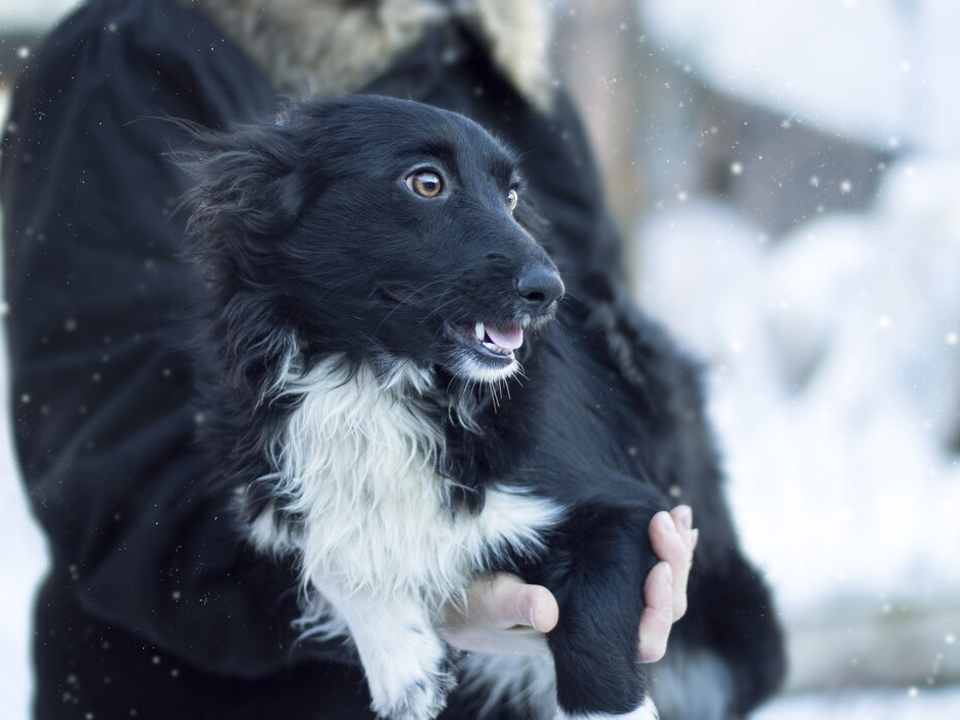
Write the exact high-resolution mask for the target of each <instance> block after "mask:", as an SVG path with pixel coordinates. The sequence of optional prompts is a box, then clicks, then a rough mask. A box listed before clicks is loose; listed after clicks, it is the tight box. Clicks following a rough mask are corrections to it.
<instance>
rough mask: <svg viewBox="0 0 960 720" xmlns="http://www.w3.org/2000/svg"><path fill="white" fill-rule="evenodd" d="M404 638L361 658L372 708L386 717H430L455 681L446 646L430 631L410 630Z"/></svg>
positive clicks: (443, 702)
mask: <svg viewBox="0 0 960 720" xmlns="http://www.w3.org/2000/svg"><path fill="white" fill-rule="evenodd" d="M406 639H407V642H405V643H403V644H393V643H391V644H390V650H391V651H392V652H390V653H389V655H382V656H380V657H378V658H376V659H373V658H370V657H369V656H368V657H366V658H364V666H365V669H366V672H367V682H368V683H369V685H370V694H371V695H372V697H373V709H374V711H375V712H376V713H377V714H378V715H380V716H381V717H385V718H390V720H433V718H435V717H436V716H437V715H439V714H440V711H441V710H443V708H444V707H445V706H446V704H447V693H449V692H450V690H451V689H452V688H453V686H454V684H455V681H454V677H453V675H452V674H451V673H450V672H449V671H448V667H447V653H446V648H445V646H444V645H443V643H441V642H440V640H439V639H438V638H437V637H436V635H435V634H434V633H433V632H432V631H426V632H410V633H409V634H408V635H407V638H406ZM384 649H386V648H384Z"/></svg>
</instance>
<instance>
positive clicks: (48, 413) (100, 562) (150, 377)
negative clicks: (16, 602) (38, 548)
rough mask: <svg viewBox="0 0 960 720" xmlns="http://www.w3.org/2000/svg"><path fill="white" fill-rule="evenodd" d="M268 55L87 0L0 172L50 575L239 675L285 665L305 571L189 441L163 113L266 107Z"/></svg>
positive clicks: (30, 80)
mask: <svg viewBox="0 0 960 720" xmlns="http://www.w3.org/2000/svg"><path fill="white" fill-rule="evenodd" d="M255 72H256V71H254V70H253V69H252V68H251V67H250V66H249V64H247V63H246V61H245V59H244V58H243V57H242V56H241V55H240V54H239V52H238V51H236V50H231V48H230V47H228V46H227V45H225V44H224V43H223V40H222V39H221V37H220V36H219V34H218V33H217V32H216V30H215V29H214V28H213V26H212V25H210V24H209V23H208V22H207V21H206V20H204V19H203V18H201V17H199V16H198V15H196V14H194V13H188V12H187V10H186V9H184V8H182V7H180V8H178V7H177V4H175V3H166V2H155V1H154V0H128V1H126V2H121V1H119V0H110V1H108V2H101V3H98V4H94V5H92V6H90V7H87V8H84V9H82V10H81V11H79V12H78V13H77V14H75V15H74V16H72V18H70V19H69V20H67V21H66V22H65V23H64V24H63V25H62V26H61V27H60V28H59V29H58V30H57V31H55V32H54V34H53V35H52V36H51V37H50V38H49V39H48V40H47V42H46V43H45V44H44V46H43V47H42V48H41V49H40V50H39V51H38V52H37V53H36V54H35V55H34V57H33V61H32V64H31V66H30V67H29V68H28V69H27V70H26V72H25V73H24V74H23V76H22V77H21V79H20V80H19V82H18V86H17V88H16V90H15V93H14V104H13V110H12V115H11V120H10V122H9V124H8V127H7V134H6V137H5V140H4V158H3V169H2V178H0V182H2V184H0V193H2V194H0V200H2V203H3V213H4V228H3V230H4V233H3V235H4V261H5V262H4V272H5V281H6V295H7V303H8V317H7V330H8V343H9V354H10V368H11V375H12V378H11V403H12V406H13V407H12V417H13V422H14V434H15V441H16V446H17V451H18V456H19V460H20V464H21V469H22V473H23V476H24V480H25V482H26V485H27V488H28V492H29V496H30V500H31V504H32V507H33V510H34V512H35V514H36V516H37V518H38V519H39V521H40V523H41V524H42V526H43V528H44V530H45V532H46V535H47V537H48V539H49V542H50V548H51V554H52V559H53V568H54V572H61V573H64V572H65V573H68V574H69V576H70V577H71V578H72V582H73V588H74V590H75V592H76V595H77V597H78V598H79V601H80V603H81V605H82V606H83V607H84V608H85V610H86V611H87V612H89V613H90V614H92V615H94V616H96V617H98V618H99V619H101V620H103V621H105V622H107V623H109V624H112V625H116V626H119V627H122V628H124V629H126V630H128V631H131V632H134V633H136V634H137V635H139V636H141V637H143V638H144V639H145V640H147V641H149V642H151V643H152V644H154V645H156V646H157V647H160V648H163V649H165V650H167V651H170V652H173V653H175V654H177V655H179V656H181V657H182V658H183V659H184V660H185V661H186V662H189V663H191V664H193V665H194V666H196V667H198V668H201V669H205V670H208V671H213V672H217V673H223V674H228V675H242V676H257V675H260V674H264V673H268V672H272V671H274V670H276V669H278V668H280V667H282V666H283V665H284V664H285V663H289V662H291V660H292V658H293V655H292V654H291V647H292V646H293V645H294V644H295V643H294V639H295V634H294V631H293V630H292V629H291V627H290V622H291V620H292V619H294V618H295V617H296V616H297V615H296V613H297V610H296V603H295V598H294V597H291V595H292V594H293V593H292V592H291V589H292V588H293V585H294V576H293V574H292V573H290V572H288V571H285V570H284V569H283V568H280V567H277V566H275V565H273V564H271V563H268V562H267V561H265V560H262V559H255V558H253V557H252V556H251V555H250V553H249V552H248V551H247V550H246V549H245V547H244V544H243V542H242V541H241V539H240V537H239V535H238V533H237V532H236V529H235V527H234V525H233V523H232V520H231V516H230V513H229V511H228V498H226V497H223V496H220V495H218V494H217V493H216V492H213V491H212V490H211V488H210V486H209V484H208V483H207V482H206V478H207V476H208V475H209V474H210V470H211V467H212V460H211V458H210V457H207V456H205V455H204V454H203V453H202V452H201V451H200V450H199V449H198V448H197V447H195V446H194V445H193V436H194V431H195V425H196V423H198V422H202V417H201V416H200V415H199V414H198V413H197V411H196V410H195V409H192V408H191V406H190V395H191V379H190V371H189V363H188V360H187V358H186V353H185V352H183V351H182V348H184V346H185V343H184V334H185V330H184V326H183V325H182V324H181V322H180V321H181V320H182V316H183V314H184V312H185V307H184V305H185V298H187V297H189V296H190V294H191V293H192V292H193V291H195V290H196V289H197V287H198V285H199V280H198V276H197V275H196V273H195V271H194V270H193V269H192V268H191V267H190V266H189V265H188V264H186V263H185V262H184V261H183V260H182V259H181V251H182V247H181V244H182V241H183V232H184V225H185V217H184V213H183V212H182V211H177V205H178V202H179V198H180V196H181V194H182V193H183V191H184V189H185V182H186V181H185V178H184V176H183V175H182V174H181V173H180V171H179V170H178V169H177V168H176V167H175V166H174V164H173V163H172V162H170V161H169V159H168V153H169V151H170V150H175V149H177V148H180V147H183V146H184V144H185V143H186V142H187V138H186V137H185V134H184V131H183V130H182V129H181V127H180V126H178V125H177V124H176V123H172V122H170V121H169V120H165V119H163V118H164V117H166V118H170V117H173V118H181V119H187V120H191V121H195V122H200V123H203V124H206V125H217V124H222V123H224V122H225V121H226V120H228V119H231V120H232V119H235V118H240V117H242V116H243V115H245V114H253V113H255V112H262V111H263V110H264V109H267V110H269V108H270V107H271V106H272V104H273V93H272V91H271V90H270V89H269V87H268V86H267V84H266V81H265V80H262V79H261V78H259V77H258V76H255ZM312 654H314V655H316V654H317V653H312ZM321 654H322V653H321Z"/></svg>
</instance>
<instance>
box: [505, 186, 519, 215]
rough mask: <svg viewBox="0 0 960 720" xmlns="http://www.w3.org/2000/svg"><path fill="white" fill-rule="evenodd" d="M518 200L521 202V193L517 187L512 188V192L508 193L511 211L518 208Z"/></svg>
mask: <svg viewBox="0 0 960 720" xmlns="http://www.w3.org/2000/svg"><path fill="white" fill-rule="evenodd" d="M518 202H520V193H518V192H517V189H516V188H510V192H508V193H507V207H508V208H510V212H513V211H514V210H515V209H516V207H517V203H518Z"/></svg>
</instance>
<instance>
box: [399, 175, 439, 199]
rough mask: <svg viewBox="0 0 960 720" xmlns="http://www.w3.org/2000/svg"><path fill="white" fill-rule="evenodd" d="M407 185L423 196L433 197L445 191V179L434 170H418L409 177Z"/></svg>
mask: <svg viewBox="0 0 960 720" xmlns="http://www.w3.org/2000/svg"><path fill="white" fill-rule="evenodd" d="M407 187H408V188H410V189H411V190H413V191H414V192H415V193H416V194H417V195H420V196H421V197H425V198H432V197H436V196H437V195H439V194H440V193H441V192H443V180H442V179H441V177H440V176H439V175H438V174H437V173H435V172H434V171H433V170H418V171H417V172H415V173H414V174H413V175H411V176H410V177H408V178H407Z"/></svg>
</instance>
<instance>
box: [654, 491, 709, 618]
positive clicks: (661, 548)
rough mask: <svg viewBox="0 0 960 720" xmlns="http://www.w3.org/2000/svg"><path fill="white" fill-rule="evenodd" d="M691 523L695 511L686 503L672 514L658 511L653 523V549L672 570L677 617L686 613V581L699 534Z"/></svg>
mask: <svg viewBox="0 0 960 720" xmlns="http://www.w3.org/2000/svg"><path fill="white" fill-rule="evenodd" d="M692 526H693V511H692V510H691V509H690V508H689V507H688V506H687V505H680V506H678V507H675V508H674V509H673V510H672V511H671V512H670V513H666V512H659V513H657V514H656V515H654V517H653V520H652V521H651V523H650V542H651V544H652V545H653V552H654V553H655V554H656V556H657V558H658V559H659V560H661V561H663V562H666V563H668V564H669V565H670V570H671V571H672V578H673V599H672V603H673V619H674V620H679V619H680V618H682V617H683V616H684V614H685V613H686V612H687V582H688V580H689V579H690V566H691V563H692V561H693V547H694V546H695V545H696V539H697V535H698V533H697V531H696V530H694V529H693V527H692Z"/></svg>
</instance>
